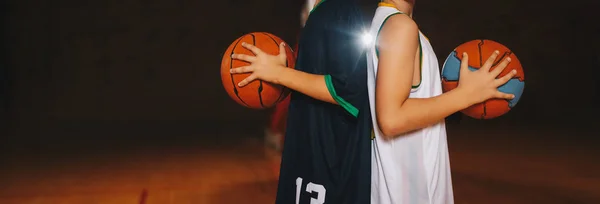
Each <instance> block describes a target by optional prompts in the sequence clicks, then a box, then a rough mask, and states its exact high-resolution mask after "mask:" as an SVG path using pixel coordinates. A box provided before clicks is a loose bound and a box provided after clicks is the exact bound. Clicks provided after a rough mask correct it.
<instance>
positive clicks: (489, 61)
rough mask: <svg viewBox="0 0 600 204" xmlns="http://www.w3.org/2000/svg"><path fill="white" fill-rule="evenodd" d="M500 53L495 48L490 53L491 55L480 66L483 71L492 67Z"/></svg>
mask: <svg viewBox="0 0 600 204" xmlns="http://www.w3.org/2000/svg"><path fill="white" fill-rule="evenodd" d="M499 53H500V51H498V50H496V51H494V52H493V53H492V55H491V56H490V57H489V58H488V59H487V60H486V61H485V63H484V64H483V66H482V67H481V68H480V69H481V70H483V71H489V70H490V68H492V66H494V62H496V58H497V57H498V54H499Z"/></svg>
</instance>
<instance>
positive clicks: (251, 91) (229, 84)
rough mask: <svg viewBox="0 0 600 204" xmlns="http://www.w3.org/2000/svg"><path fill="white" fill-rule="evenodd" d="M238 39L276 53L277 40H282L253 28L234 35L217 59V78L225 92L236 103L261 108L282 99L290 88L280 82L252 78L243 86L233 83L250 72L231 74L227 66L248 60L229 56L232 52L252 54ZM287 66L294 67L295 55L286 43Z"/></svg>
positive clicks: (235, 65)
mask: <svg viewBox="0 0 600 204" xmlns="http://www.w3.org/2000/svg"><path fill="white" fill-rule="evenodd" d="M242 42H246V43H250V44H253V45H255V46H256V47H258V48H260V49H261V50H262V51H263V52H265V53H268V54H272V55H277V54H279V44H280V43H281V42H283V40H281V39H280V38H279V37H277V36H275V35H273V34H270V33H266V32H254V33H249V34H246V35H243V36H242V37H240V38H238V39H236V40H235V41H234V42H233V43H231V45H229V47H228V48H227V51H225V54H224V55H223V60H222V61H221V81H222V82H223V87H224V88H225V90H226V91H227V94H229V96H230V97H231V98H232V99H233V100H234V101H235V102H237V103H239V104H240V105H243V106H246V107H248V108H253V109H265V108H270V107H272V106H274V105H275V104H277V103H279V102H280V101H282V100H283V99H284V98H285V97H286V96H288V94H289V93H290V91H289V90H288V89H287V88H285V87H283V86H280V85H275V84H271V83H268V82H265V81H262V80H255V81H253V82H250V83H249V84H248V85H246V86H244V87H239V86H238V85H237V84H238V83H239V82H240V81H242V80H244V79H245V78H246V77H248V76H250V74H249V73H248V74H231V73H230V71H229V70H230V69H233V68H236V67H242V66H247V65H249V63H248V62H245V61H241V60H235V59H232V58H231V55H232V54H234V53H235V54H247V55H254V53H252V52H251V51H250V50H248V49H246V48H244V47H243V46H242ZM286 53H287V61H286V63H287V67H291V68H293V67H294V63H295V62H296V59H295V57H294V53H293V51H292V48H290V47H289V45H288V44H287V43H286Z"/></svg>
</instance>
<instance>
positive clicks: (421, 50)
mask: <svg viewBox="0 0 600 204" xmlns="http://www.w3.org/2000/svg"><path fill="white" fill-rule="evenodd" d="M396 14H404V15H406V14H405V13H402V12H400V11H398V12H396V13H392V14H390V15H389V16H387V17H385V19H384V20H383V23H381V26H379V30H377V36H376V37H375V42H376V43H375V54H377V57H378V58H379V47H378V46H377V42H379V33H381V29H382V28H383V25H385V22H386V21H387V20H388V19H389V18H390V17H392V16H394V15H396ZM420 35H421V33H419V39H418V41H419V59H420V61H421V62H420V63H419V84H417V85H412V86H411V89H416V88H419V86H421V82H422V81H423V48H422V46H421V36H420Z"/></svg>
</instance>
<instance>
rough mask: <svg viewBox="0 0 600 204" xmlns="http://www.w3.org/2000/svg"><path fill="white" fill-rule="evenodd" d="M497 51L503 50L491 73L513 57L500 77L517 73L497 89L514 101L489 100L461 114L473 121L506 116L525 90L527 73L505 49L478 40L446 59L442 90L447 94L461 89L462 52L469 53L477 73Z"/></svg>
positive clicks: (452, 53)
mask: <svg viewBox="0 0 600 204" xmlns="http://www.w3.org/2000/svg"><path fill="white" fill-rule="evenodd" d="M495 50H498V51H500V55H498V57H497V58H496V61H495V62H494V66H493V67H492V70H493V69H494V68H496V65H498V64H499V63H500V62H502V60H504V59H505V58H506V57H510V58H511V62H510V63H509V64H508V66H507V67H506V68H505V69H504V70H503V71H502V73H500V75H499V76H498V78H500V77H502V76H504V75H506V74H508V73H509V72H510V71H511V70H513V69H514V70H517V74H516V75H515V76H514V77H513V78H512V79H511V80H510V81H508V82H507V83H506V84H504V85H502V86H500V87H498V90H500V91H501V92H504V93H510V94H514V95H515V98H514V99H511V100H505V99H490V100H487V101H484V102H483V103H479V104H475V105H473V106H470V107H468V108H466V109H464V110H462V111H461V112H462V113H464V114H465V115H467V116H470V117H472V118H476V119H492V118H496V117H499V116H502V115H504V114H506V113H507V112H509V111H510V110H511V109H512V108H514V107H515V106H516V105H517V103H518V102H519V99H520V98H521V95H522V94H523V90H524V88H525V74H524V72H523V67H522V66H521V62H520V61H519V59H518V58H517V56H515V54H514V53H513V52H512V51H511V50H510V49H508V48H507V47H506V46H504V45H502V44H500V43H498V42H495V41H492V40H484V39H477V40H472V41H469V42H466V43H463V44H461V45H459V46H458V47H456V49H454V51H452V52H451V53H450V55H449V56H448V57H447V58H446V61H445V62H444V65H443V67H442V87H443V90H444V92H448V91H450V90H452V89H454V88H456V87H457V86H458V81H459V78H460V76H459V75H460V62H461V59H462V55H461V54H459V53H463V52H466V53H467V54H468V55H469V69H470V70H472V71H475V70H477V69H479V68H480V67H482V66H483V64H484V63H485V61H486V60H487V59H488V58H489V57H490V56H491V55H492V53H493V52H494V51H495Z"/></svg>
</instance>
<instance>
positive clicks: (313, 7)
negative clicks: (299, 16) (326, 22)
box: [308, 0, 325, 14]
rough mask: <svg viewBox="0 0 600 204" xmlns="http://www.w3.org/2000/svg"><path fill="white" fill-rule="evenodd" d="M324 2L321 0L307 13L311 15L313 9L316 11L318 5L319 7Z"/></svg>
mask: <svg viewBox="0 0 600 204" xmlns="http://www.w3.org/2000/svg"><path fill="white" fill-rule="evenodd" d="M324 1H325V0H321V1H319V3H317V5H315V7H313V8H312V9H311V10H310V11H309V12H308V13H309V14H310V13H312V12H313V11H314V10H315V9H317V7H319V5H321V3H323V2H324Z"/></svg>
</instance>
